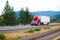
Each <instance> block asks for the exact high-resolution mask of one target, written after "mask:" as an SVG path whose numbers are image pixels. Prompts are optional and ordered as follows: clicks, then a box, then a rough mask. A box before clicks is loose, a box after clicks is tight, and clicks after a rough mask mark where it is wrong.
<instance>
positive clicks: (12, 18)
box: [0, 1, 33, 26]
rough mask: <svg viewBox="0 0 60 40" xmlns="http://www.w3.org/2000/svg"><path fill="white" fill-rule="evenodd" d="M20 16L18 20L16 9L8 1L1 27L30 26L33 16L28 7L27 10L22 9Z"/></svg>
mask: <svg viewBox="0 0 60 40" xmlns="http://www.w3.org/2000/svg"><path fill="white" fill-rule="evenodd" d="M18 16H19V17H18V18H17V17H16V13H15V11H14V8H13V7H11V6H10V5H9V2H8V1H6V4H5V7H4V9H3V11H2V14H1V15H0V26H5V25H6V26H9V25H10V26H13V25H19V24H22V25H26V24H30V23H31V21H32V18H33V15H32V14H31V13H30V12H29V9H28V8H27V7H26V10H24V9H23V8H21V10H20V12H19V15H18Z"/></svg>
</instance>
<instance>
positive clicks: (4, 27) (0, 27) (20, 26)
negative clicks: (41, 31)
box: [0, 23, 60, 31]
mask: <svg viewBox="0 0 60 40" xmlns="http://www.w3.org/2000/svg"><path fill="white" fill-rule="evenodd" d="M59 24H60V23H50V24H49V25H40V26H31V25H24V26H22V25H18V26H0V31H1V30H12V29H24V28H35V27H41V28H42V27H46V26H52V25H59Z"/></svg>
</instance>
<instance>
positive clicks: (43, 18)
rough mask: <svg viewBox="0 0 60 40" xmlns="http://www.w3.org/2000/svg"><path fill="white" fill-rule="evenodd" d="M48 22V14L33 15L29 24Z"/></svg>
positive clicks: (36, 24)
mask: <svg viewBox="0 0 60 40" xmlns="http://www.w3.org/2000/svg"><path fill="white" fill-rule="evenodd" d="M49 23H50V17H49V16H34V17H33V20H32V22H31V25H32V26H33V25H35V26H38V25H41V24H45V25H46V24H49Z"/></svg>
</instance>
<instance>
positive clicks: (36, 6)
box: [0, 0, 60, 14]
mask: <svg viewBox="0 0 60 40" xmlns="http://www.w3.org/2000/svg"><path fill="white" fill-rule="evenodd" d="M6 1H7V0H0V14H2V13H1V12H2V11H3V8H4V6H5V3H6ZM8 1H9V4H10V6H13V7H14V10H15V11H19V10H20V9H21V8H24V9H25V8H26V7H28V8H29V11H31V12H33V11H60V0H8Z"/></svg>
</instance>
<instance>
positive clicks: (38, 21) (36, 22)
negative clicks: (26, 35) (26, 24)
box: [31, 16, 40, 26]
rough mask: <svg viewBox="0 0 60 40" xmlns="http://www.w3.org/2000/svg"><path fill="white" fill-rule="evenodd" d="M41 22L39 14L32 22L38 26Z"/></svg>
mask: <svg viewBox="0 0 60 40" xmlns="http://www.w3.org/2000/svg"><path fill="white" fill-rule="evenodd" d="M39 24H40V19H39V18H38V16H34V17H33V20H32V22H31V25H32V26H38V25H39Z"/></svg>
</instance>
